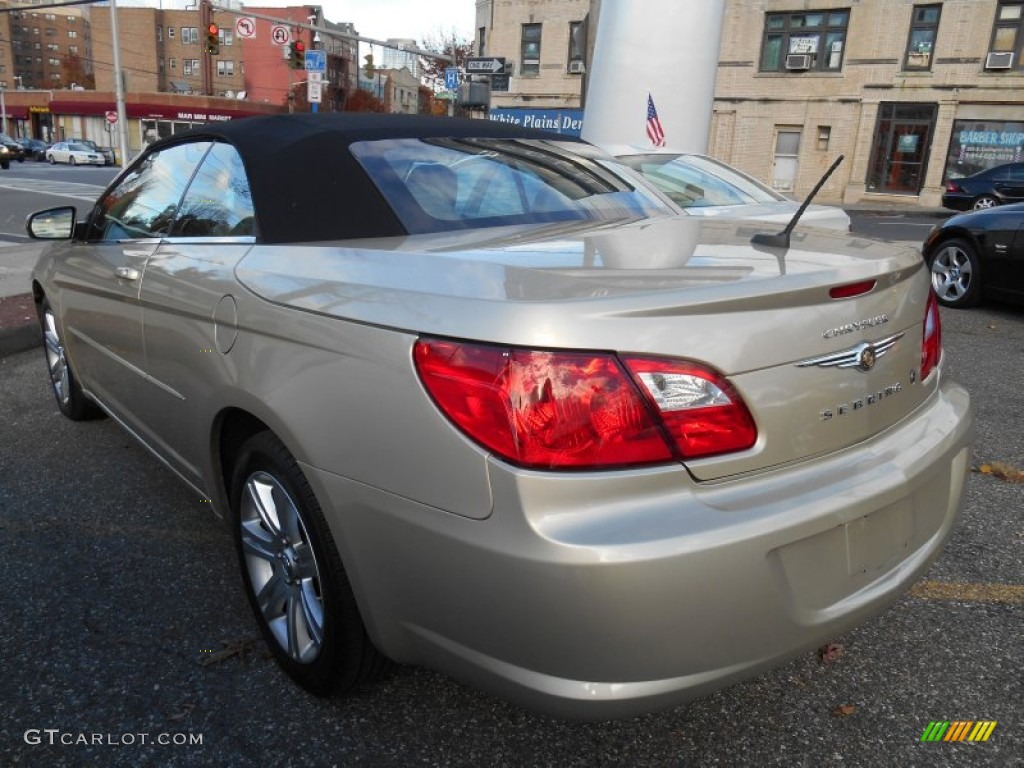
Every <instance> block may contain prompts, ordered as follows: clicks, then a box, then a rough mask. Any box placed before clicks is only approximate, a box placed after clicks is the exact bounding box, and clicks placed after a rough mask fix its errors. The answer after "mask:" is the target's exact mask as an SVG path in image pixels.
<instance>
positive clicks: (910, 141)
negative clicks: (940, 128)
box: [866, 102, 939, 195]
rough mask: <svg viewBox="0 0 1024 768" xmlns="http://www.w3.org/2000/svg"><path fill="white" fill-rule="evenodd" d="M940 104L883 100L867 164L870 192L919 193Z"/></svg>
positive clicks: (925, 173) (926, 166)
mask: <svg viewBox="0 0 1024 768" xmlns="http://www.w3.org/2000/svg"><path fill="white" fill-rule="evenodd" d="M938 109H939V106H938V104H918V103H909V104H908V103H903V104H901V103H897V102H882V104H880V105H879V108H878V122H877V124H876V126H875V136H874V141H873V142H872V148H871V159H870V162H869V164H868V177H867V180H866V188H867V191H868V192H881V193H887V194H899V195H918V194H920V192H921V188H922V186H923V185H924V180H925V176H926V175H927V171H928V157H929V155H930V152H931V144H932V136H933V134H934V133H935V119H936V116H937V114H938Z"/></svg>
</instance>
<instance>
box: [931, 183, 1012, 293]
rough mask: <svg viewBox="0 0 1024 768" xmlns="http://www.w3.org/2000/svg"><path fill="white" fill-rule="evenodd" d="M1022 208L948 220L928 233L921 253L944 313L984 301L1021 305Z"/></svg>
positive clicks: (962, 215) (1002, 207) (959, 216)
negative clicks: (992, 300)
mask: <svg viewBox="0 0 1024 768" xmlns="http://www.w3.org/2000/svg"><path fill="white" fill-rule="evenodd" d="M1022 226H1024V203H1018V204H1015V205H1007V206H1000V207H998V208H994V209H989V210H980V211H971V212H969V213H961V214H958V215H956V216H951V217H950V218H948V219H946V220H945V221H944V222H942V224H940V225H938V226H937V227H935V229H933V230H932V231H931V233H930V234H929V235H928V237H927V239H926V240H925V241H924V246H923V248H922V251H923V253H924V257H925V260H926V261H927V262H928V267H929V269H931V277H932V288H933V289H934V290H935V295H936V297H937V298H938V300H939V303H941V304H943V305H945V306H947V307H971V306H974V305H975V304H977V303H978V302H979V301H981V298H982V297H983V296H992V297H993V298H998V299H1003V300H1006V301H1013V302H1020V303H1024V229H1022Z"/></svg>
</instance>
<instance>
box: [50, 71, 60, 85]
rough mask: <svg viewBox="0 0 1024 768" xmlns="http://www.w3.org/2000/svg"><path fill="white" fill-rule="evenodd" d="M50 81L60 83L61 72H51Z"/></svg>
mask: <svg viewBox="0 0 1024 768" xmlns="http://www.w3.org/2000/svg"><path fill="white" fill-rule="evenodd" d="M50 79H51V80H53V81H54V82H55V83H58V82H60V72H51V73H50Z"/></svg>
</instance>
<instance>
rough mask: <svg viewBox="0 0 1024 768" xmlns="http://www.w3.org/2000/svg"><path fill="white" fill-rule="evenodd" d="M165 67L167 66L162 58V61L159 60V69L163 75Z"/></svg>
mask: <svg viewBox="0 0 1024 768" xmlns="http://www.w3.org/2000/svg"><path fill="white" fill-rule="evenodd" d="M164 68H165V64H164V60H163V59H160V61H158V62H157V70H158V71H159V72H160V74H161V75H162V74H163V73H164Z"/></svg>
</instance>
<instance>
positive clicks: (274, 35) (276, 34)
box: [270, 24, 292, 45]
mask: <svg viewBox="0 0 1024 768" xmlns="http://www.w3.org/2000/svg"><path fill="white" fill-rule="evenodd" d="M270 40H271V41H272V42H273V43H274V45H288V43H290V42H291V41H292V33H291V32H289V31H288V27H286V26H284V25H283V24H275V25H274V26H272V27H271V28H270Z"/></svg>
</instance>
